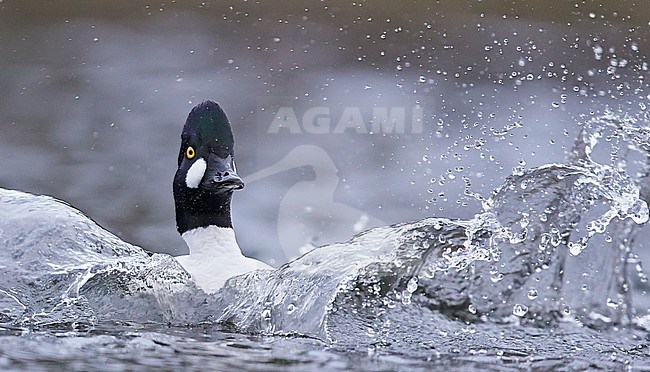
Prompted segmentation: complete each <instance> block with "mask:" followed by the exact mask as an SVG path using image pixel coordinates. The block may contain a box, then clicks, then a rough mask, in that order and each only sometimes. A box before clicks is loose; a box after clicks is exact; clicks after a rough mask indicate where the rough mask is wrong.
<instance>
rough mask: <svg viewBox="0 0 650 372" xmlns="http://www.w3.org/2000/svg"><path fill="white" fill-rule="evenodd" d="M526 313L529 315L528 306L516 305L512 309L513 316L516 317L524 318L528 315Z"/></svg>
mask: <svg viewBox="0 0 650 372" xmlns="http://www.w3.org/2000/svg"><path fill="white" fill-rule="evenodd" d="M526 313H528V306H526V305H521V304H516V305H515V306H514V307H513V308H512V314H513V315H514V316H518V317H522V316H524V315H526Z"/></svg>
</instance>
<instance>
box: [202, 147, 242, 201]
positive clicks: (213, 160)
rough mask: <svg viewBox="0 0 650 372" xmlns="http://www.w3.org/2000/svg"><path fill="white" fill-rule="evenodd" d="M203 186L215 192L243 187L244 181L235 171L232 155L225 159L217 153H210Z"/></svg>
mask: <svg viewBox="0 0 650 372" xmlns="http://www.w3.org/2000/svg"><path fill="white" fill-rule="evenodd" d="M201 186H202V187H203V188H205V189H207V190H210V191H213V192H226V191H233V190H240V189H243V188H244V181H243V180H242V179H241V177H239V175H238V174H237V172H235V166H234V163H233V160H232V157H231V156H228V157H227V158H225V159H224V158H222V157H220V156H218V155H216V154H210V156H209V157H208V167H207V170H206V172H205V176H204V177H203V181H202V185H201Z"/></svg>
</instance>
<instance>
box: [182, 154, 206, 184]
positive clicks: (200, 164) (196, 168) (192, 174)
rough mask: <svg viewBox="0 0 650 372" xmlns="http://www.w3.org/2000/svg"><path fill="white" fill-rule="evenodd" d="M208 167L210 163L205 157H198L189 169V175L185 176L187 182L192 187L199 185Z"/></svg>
mask: <svg viewBox="0 0 650 372" xmlns="http://www.w3.org/2000/svg"><path fill="white" fill-rule="evenodd" d="M207 167H208V164H207V163H206V162H205V160H203V158H198V159H197V160H196V161H195V162H194V164H192V166H191V167H190V169H188V170H187V176H185V184H186V185H187V187H189V188H191V189H195V188H197V187H199V184H200V183H201V180H202V179H203V175H204V174H205V169H206V168H207Z"/></svg>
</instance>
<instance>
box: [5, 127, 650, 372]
mask: <svg viewBox="0 0 650 372" xmlns="http://www.w3.org/2000/svg"><path fill="white" fill-rule="evenodd" d="M645 123H646V122H643V123H639V122H635V121H630V120H628V121H620V120H619V121H616V120H615V118H613V117H611V116H610V117H603V118H595V119H594V120H592V121H591V122H590V123H589V125H586V126H585V132H584V133H583V136H582V137H579V138H578V140H577V142H576V146H575V149H574V151H573V153H574V154H575V156H576V159H574V160H575V164H548V165H545V166H542V167H538V168H533V169H529V170H521V171H518V172H517V173H516V174H513V175H512V176H510V177H509V178H508V179H507V180H506V181H505V182H504V184H503V185H502V186H501V187H499V188H498V189H496V190H495V191H494V193H493V194H492V196H491V197H489V198H487V199H482V200H481V202H482V205H483V210H482V211H479V213H477V214H476V215H475V217H474V218H472V219H469V220H451V219H446V218H427V219H424V220H420V221H417V222H412V223H403V224H399V225H393V226H389V227H379V228H374V229H371V230H369V231H366V232H364V233H361V234H359V235H358V236H356V237H354V238H352V239H351V240H350V241H348V242H346V243H338V244H334V245H330V246H325V247H321V248H318V249H316V250H314V251H311V252H309V253H307V254H305V255H304V256H302V257H300V258H299V259H297V260H294V261H292V262H290V263H288V264H286V265H284V266H282V267H281V268H279V269H277V270H270V271H256V272H252V273H249V274H245V275H242V276H239V277H235V278H232V279H230V280H229V281H228V282H227V283H226V286H225V287H224V288H223V289H222V290H221V291H219V292H218V293H217V294H216V295H214V296H208V295H206V294H204V293H203V292H202V291H200V290H198V289H197V288H196V287H195V285H194V284H193V282H192V281H191V279H190V278H189V276H188V275H187V273H185V272H184V271H183V270H182V268H181V267H180V266H179V265H178V263H176V261H175V260H174V259H173V258H171V257H170V256H168V255H165V254H153V255H150V254H148V253H146V252H145V251H144V250H142V249H140V248H138V247H135V246H132V245H130V244H128V243H125V242H123V241H121V240H120V239H118V238H117V237H115V236H113V235H112V234H110V233H108V232H106V231H105V230H103V229H102V228H100V227H99V226H97V225H96V224H94V223H93V222H92V221H90V220H89V219H88V218H87V217H85V216H84V215H83V214H81V213H80V212H78V211H76V210H74V209H73V208H71V207H69V206H68V205H66V204H65V203H63V202H60V201H57V200H55V199H52V198H49V197H44V196H31V195H28V194H24V193H21V192H16V191H10V190H2V193H1V194H0V202H1V203H0V206H1V208H2V210H1V212H2V215H3V216H6V217H5V219H4V220H3V222H2V224H1V225H0V231H2V235H1V236H0V237H1V238H2V239H1V240H0V242H1V243H2V250H1V252H2V255H3V257H2V262H3V268H2V269H3V272H4V274H5V275H4V279H3V282H2V292H1V293H2V297H1V299H2V302H1V303H2V307H3V309H2V317H3V319H2V321H3V324H4V328H3V333H4V337H6V338H7V340H12V342H7V343H5V344H6V345H7V346H3V347H2V348H3V354H4V359H3V363H5V365H6V366H7V367H12V368H17V367H33V366H38V365H44V364H45V363H47V364H50V363H52V365H58V366H66V367H71V368H78V369H83V368H88V367H89V366H90V365H91V364H90V363H92V361H91V360H88V358H87V356H86V355H93V357H94V354H95V352H97V353H99V354H100V355H101V356H102V358H105V361H106V363H109V362H110V363H111V365H112V366H113V367H115V368H116V369H120V368H122V367H128V366H133V365H141V366H143V365H150V366H167V367H179V366H183V365H184V364H183V363H191V364H194V363H200V362H202V361H203V360H204V358H208V359H210V358H211V357H214V356H215V355H220V356H222V358H223V359H225V361H224V364H223V365H221V366H222V367H228V366H233V365H236V364H237V363H241V362H246V361H249V363H250V364H249V365H250V367H251V368H254V367H255V366H257V367H258V368H263V369H265V368H271V367H277V368H286V367H287V366H290V367H295V368H297V369H301V368H317V366H319V365H320V363H323V362H322V361H319V358H320V357H324V358H325V362H324V366H325V367H327V368H331V369H338V368H341V367H345V368H368V369H370V368H374V367H377V366H380V367H381V368H407V367H408V368H411V367H422V368H430V367H432V366H436V365H439V366H450V365H456V366H463V367H466V368H487V367H508V366H513V367H517V368H524V367H525V368H558V367H566V368H578V369H581V368H594V367H598V368H621V367H622V366H629V367H633V368H641V367H643V368H645V367H648V360H649V359H648V353H647V346H648V338H649V337H650V333H649V331H650V329H649V328H648V319H649V316H648V314H647V313H640V314H639V313H637V312H636V311H635V310H634V308H633V306H632V297H631V290H630V288H629V286H630V283H631V280H632V279H633V277H632V275H634V274H635V273H634V272H630V271H629V270H627V266H628V265H629V264H630V263H632V261H630V251H629V250H628V249H625V247H627V246H628V244H630V243H631V241H632V239H633V237H634V230H636V226H638V225H640V224H643V223H645V222H646V221H647V220H648V214H649V212H648V206H647V204H646V202H645V201H644V200H642V199H641V190H640V189H639V188H638V187H637V186H636V184H635V182H634V180H633V179H632V178H630V176H629V175H628V174H626V173H625V172H622V171H620V170H616V169H614V168H612V167H610V166H608V165H603V164H599V163H596V162H595V161H594V160H593V156H594V154H595V151H596V150H598V143H599V138H601V137H602V136H603V132H607V131H609V134H608V138H609V140H610V141H609V142H610V143H612V142H615V141H614V140H620V141H622V142H625V141H629V144H630V145H631V146H636V147H637V148H639V149H640V150H642V149H643V147H645V146H647V145H649V143H648V142H645V141H646V136H644V135H642V134H643V133H645V132H644V131H643V130H640V131H638V130H634V128H633V127H631V125H632V124H635V125H639V124H645ZM597 124H599V125H597ZM637 128H641V127H637ZM629 134H637V135H636V136H633V137H630V136H629ZM612 155H616V154H612ZM622 229H624V230H622ZM620 231H624V234H620V233H619V234H616V233H617V232H620ZM613 234H616V235H613ZM576 246H577V247H578V248H576ZM603 257H605V258H606V259H603ZM578 259H579V261H578ZM640 274H641V275H643V273H640ZM235 332H246V333H248V334H251V335H256V336H245V335H244V334H241V333H235ZM199 336H200V337H199ZM251 340H252V341H251ZM246 345H248V346H246ZM285 348H291V349H292V350H296V349H298V350H300V352H299V353H298V356H295V357H287V356H285V355H284V349H285ZM25 349H28V350H39V352H38V353H37V354H36V355H31V354H29V355H23V354H21V353H22V352H24V351H23V350H25ZM125 349H126V350H129V351H128V355H129V357H128V358H124V359H123V357H124V353H123V351H124V350H125ZM233 349H234V350H233ZM237 349H243V350H245V353H244V352H243V351H242V350H237ZM41 350H42V351H41ZM61 350H62V351H61ZM91 351H93V352H92V353H91ZM258 353H259V354H261V355H260V357H259V358H258V357H253V355H256V354H258ZM177 354H181V355H183V357H182V358H181V359H179V358H178V357H177ZM278 354H280V355H283V356H281V357H278ZM21 355H23V356H21ZM304 355H309V357H304ZM312 355H313V357H312ZM330 357H331V358H332V359H329V358H330ZM249 358H251V359H249ZM231 359H233V360H231ZM93 360H94V359H93ZM30 363H33V364H30ZM179 363H180V364H179ZM229 363H232V364H229Z"/></svg>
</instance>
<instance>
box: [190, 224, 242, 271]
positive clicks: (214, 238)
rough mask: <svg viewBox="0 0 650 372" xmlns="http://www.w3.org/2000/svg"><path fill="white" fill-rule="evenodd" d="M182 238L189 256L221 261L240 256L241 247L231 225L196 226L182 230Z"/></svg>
mask: <svg viewBox="0 0 650 372" xmlns="http://www.w3.org/2000/svg"><path fill="white" fill-rule="evenodd" d="M181 236H182V237H183V240H185V243H186V244H187V246H188V248H189V249H190V256H192V257H201V256H205V258H206V259H210V260H214V259H215V258H219V260H220V261H221V262H223V263H225V262H228V261H227V260H228V259H232V258H239V257H242V253H241V249H239V245H238V244H237V240H236V239H235V231H234V230H233V229H232V228H231V227H220V226H215V225H210V226H206V227H197V228H194V229H191V230H188V231H186V232H184V233H183V234H182V235H181Z"/></svg>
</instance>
